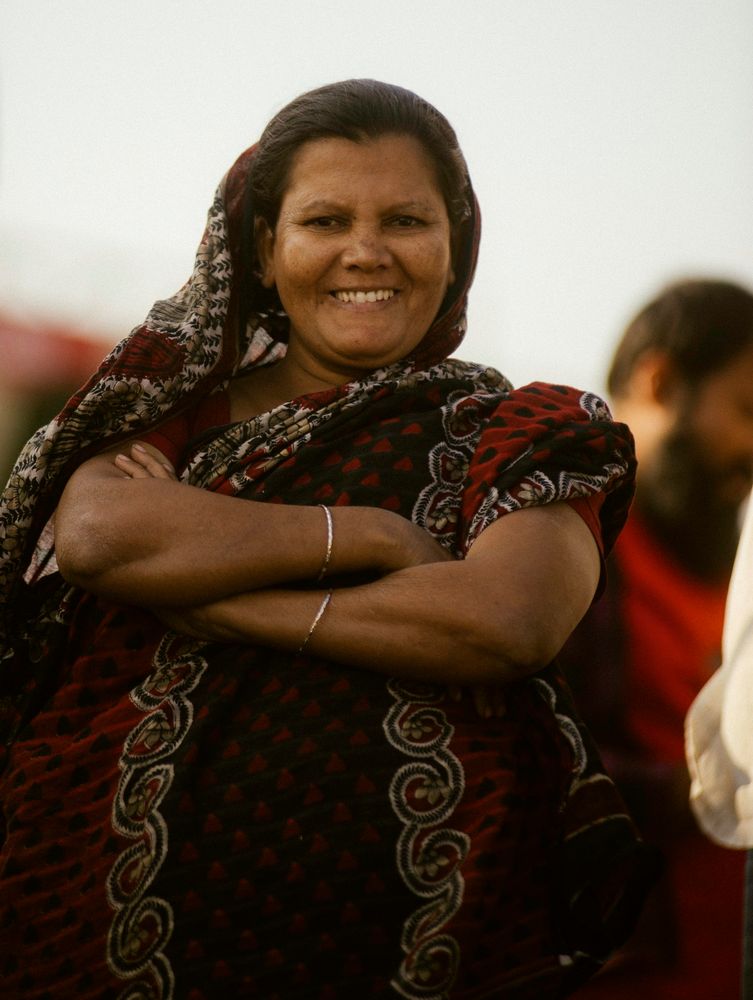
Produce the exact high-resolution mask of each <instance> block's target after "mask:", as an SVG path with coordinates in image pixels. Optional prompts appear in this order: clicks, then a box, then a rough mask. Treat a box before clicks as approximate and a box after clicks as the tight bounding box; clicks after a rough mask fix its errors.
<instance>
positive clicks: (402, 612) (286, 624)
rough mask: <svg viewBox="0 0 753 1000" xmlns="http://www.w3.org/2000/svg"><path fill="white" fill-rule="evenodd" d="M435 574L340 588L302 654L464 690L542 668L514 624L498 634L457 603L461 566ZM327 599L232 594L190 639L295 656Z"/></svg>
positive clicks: (201, 614)
mask: <svg viewBox="0 0 753 1000" xmlns="http://www.w3.org/2000/svg"><path fill="white" fill-rule="evenodd" d="M437 568H439V569H441V570H442V572H441V573H439V574H435V573H431V572H424V571H427V570H428V571H430V570H431V567H418V568H416V570H413V571H409V570H406V571H401V572H400V573H396V574H392V575H390V576H389V577H385V578H383V579H381V580H377V581H374V582H373V583H369V584H364V585H362V586H358V587H349V588H348V587H343V588H338V589H337V590H335V591H334V593H333V597H332V600H331V601H330V602H329V604H328V605H327V608H326V610H325V612H324V614H323V615H322V618H321V620H320V622H319V624H318V625H317V627H316V629H315V630H314V632H313V634H312V635H311V637H310V639H309V641H308V642H307V644H306V648H307V651H308V652H310V653H312V654H314V655H317V656H321V657H323V658H325V659H328V660H333V661H334V662H339V663H343V664H345V665H347V666H353V667H362V668H364V669H368V670H375V671H378V672H383V673H388V674H394V675H397V676H403V677H410V678H413V679H416V680H426V681H429V680H431V681H440V682H457V683H463V684H473V683H488V682H490V681H491V682H495V683H498V682H500V681H506V680H511V679H514V678H515V677H520V676H524V675H525V674H526V673H529V672H531V671H532V670H535V669H537V668H538V667H539V666H543V665H544V663H545V662H546V656H541V657H539V658H537V657H536V656H533V655H532V651H531V648H530V645H527V644H526V643H525V642H523V641H522V637H521V628H520V625H521V622H520V619H519V618H518V619H516V618H515V616H514V615H513V614H512V613H511V614H510V615H509V616H507V624H508V625H509V629H508V630H507V632H506V633H505V621H504V620H502V619H499V618H498V619H497V621H496V622H495V623H494V626H493V627H491V626H489V625H488V624H487V623H485V622H484V621H483V620H482V615H481V614H480V613H479V612H480V609H479V608H478V606H475V607H474V606H473V601H472V600H470V599H469V600H463V599H460V598H459V595H458V593H456V592H455V591H454V585H455V583H457V584H458V585H459V586H462V585H463V582H464V581H463V577H464V575H465V574H464V573H463V568H464V567H463V564H462V563H456V564H453V565H452V566H451V567H449V566H447V565H445V564H441V565H440V566H438V567H437ZM447 570H451V572H448V573H446V572H445V571H447ZM432 576H435V577H437V578H438V579H436V580H434V581H432V580H431V577H432ZM326 594H327V591H326V590H314V591H301V590H288V589H284V590H264V591H258V592H256V593H253V594H245V595H238V596H236V597H233V598H230V599H228V600H226V601H222V602H219V603H217V604H216V605H214V606H211V607H208V608H205V609H201V610H199V611H198V612H197V617H196V619H195V626H196V631H195V633H194V634H196V635H204V636H206V637H209V638H212V639H214V640H216V641H221V642H243V643H247V642H252V643H255V644H259V645H264V646H271V647H273V648H278V649H285V650H288V651H290V652H295V651H296V650H298V649H299V648H300V646H301V645H302V643H303V642H304V640H305V639H306V637H307V635H308V632H309V629H310V627H311V624H312V622H313V621H314V618H315V616H316V614H317V612H318V611H319V609H320V608H321V605H322V601H323V600H324V598H325V597H326Z"/></svg>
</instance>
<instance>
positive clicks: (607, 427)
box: [0, 81, 648, 1000]
mask: <svg viewBox="0 0 753 1000" xmlns="http://www.w3.org/2000/svg"><path fill="white" fill-rule="evenodd" d="M478 234H479V217H478V212H477V209H476V205H475V200H474V198H473V194H472V190H471V187H470V182H469V181H468V177H467V172H466V169H465V164H464V162H463V159H462V155H461V153H460V150H459V149H458V146H457V140H456V138H455V135H454V133H453V131H452V129H451V127H450V126H449V124H448V123H447V122H446V121H445V119H444V118H442V116H441V115H439V113H438V112H436V110H435V109H433V108H432V107H431V106H430V105H428V104H426V102H424V101H422V100H421V99H420V98H418V97H416V95H414V94H411V93H410V92H408V91H404V90H402V89H400V88H397V87H393V86H388V85H386V84H381V83H376V82H373V81H348V82H345V83H340V84H335V85H332V86H329V87H324V88H321V89H319V90H317V91H313V92H311V93H309V94H304V95H303V96H302V97H300V98H298V99H297V100H296V101H293V102H292V103H291V104H290V105H288V106H287V107H286V108H284V109H283V110H282V111H281V112H280V113H279V114H278V115H277V116H275V118H274V119H273V120H272V122H271V123H270V124H269V125H268V127H267V129H266V130H265V132H264V134H263V136H262V138H261V140H260V142H259V144H258V146H256V147H254V148H252V149H251V150H249V151H247V152H246V153H244V154H243V155H242V156H241V157H240V159H239V160H238V161H237V162H236V164H235V165H234V166H233V167H232V168H231V170H230V171H229V173H228V175H227V176H226V178H225V180H224V182H223V184H222V185H221V186H220V189H219V192H218V194H217V197H216V199H215V202H214V204H213V206H212V209H211V210H210V213H209V219H208V223H207V228H206V234H205V236H204V239H203V241H202V244H201V246H200V248H199V252H198V255H197V260H196V266H195V270H194V273H193V275H192V277H191V279H190V281H189V282H188V283H187V285H186V286H185V287H184V288H183V289H182V290H181V291H180V292H179V293H178V294H177V295H176V296H175V297H174V298H173V299H170V300H168V301H167V302H159V303H157V304H156V305H155V307H154V308H153V310H152V311H151V313H150V314H149V316H148V318H147V320H146V323H145V325H144V326H143V327H141V328H139V329H137V330H136V331H134V333H133V334H132V336H131V337H130V338H128V339H127V340H126V341H124V342H123V344H121V345H120V346H119V347H118V348H116V349H115V351H114V352H113V353H112V355H111V356H110V357H109V358H108V359H107V360H106V361H105V362H104V363H103V365H102V367H101V368H100V370H99V372H97V374H96V375H95V376H94V377H93V379H92V380H91V381H90V383H89V384H88V385H87V386H86V387H85V388H84V389H83V390H82V391H81V392H80V393H79V394H78V395H77V396H76V397H74V399H73V400H72V401H71V402H70V404H69V405H68V407H67V408H66V410H65V411H64V412H63V413H62V414H61V415H60V416H59V417H58V418H57V419H56V420H55V421H53V422H52V424H50V426H49V427H48V428H47V429H45V430H43V431H41V432H39V433H38V434H37V435H36V436H35V438H34V439H33V440H32V441H31V442H30V444H29V445H28V446H27V449H26V450H25V452H24V453H23V454H22V456H21V458H20V459H19V463H18V465H17V468H16V470H15V472H14V475H13V477H12V479H11V481H10V484H9V486H8V489H7V492H6V495H5V511H4V516H5V519H6V523H7V525H8V527H7V529H6V543H5V544H6V550H7V551H6V560H5V568H4V573H5V581H6V582H5V586H6V608H7V609H8V612H9V613H10V614H9V616H8V620H9V621H10V622H12V623H13V631H12V634H11V637H10V642H9V647H10V649H11V653H10V659H9V661H8V662H7V663H6V664H5V671H4V679H5V684H6V688H7V690H8V697H7V699H6V702H5V704H6V715H7V718H8V725H9V732H10V738H9V750H8V755H7V762H6V767H5V771H4V773H3V777H2V779H1V780H2V786H1V788H0V792H1V794H2V798H3V801H4V813H5V819H6V824H7V835H6V840H5V847H4V853H3V869H2V871H3V879H2V881H3V885H2V894H1V895H2V899H3V900H4V903H3V907H4V909H3V920H2V926H3V931H2V935H3V936H2V938H1V939H0V943H2V951H1V953H2V954H3V955H4V956H5V958H4V960H3V961H4V967H3V968H2V969H1V970H0V971H2V973H3V975H4V977H5V979H4V982H5V983H9V984H11V985H10V987H9V988H10V989H11V990H16V992H17V994H18V995H23V996H25V997H40V998H41V997H43V996H52V995H54V996H55V998H58V997H67V996H71V997H72V996H75V997H77V998H86V997H98V998H99V997H102V996H113V997H114V996H118V997H124V998H125V997H129V998H135V997H188V998H191V1000H199V998H201V997H210V996H215V995H216V994H217V992H218V991H219V990H221V989H222V990H224V991H227V992H229V993H230V994H231V995H234V996H254V997H264V998H266V1000H269V998H271V997H273V996H275V997H286V998H287V997H302V998H303V997H305V998H309V997H352V996H353V995H355V994H356V992H357V991H359V992H363V993H364V995H368V996H395V995H399V996H403V997H437V998H439V997H450V996H452V997H464V998H472V997H481V996H491V995H499V996H505V997H508V996H509V997H537V998H541V997H547V996H558V995H561V994H562V993H563V992H566V991H567V990H569V989H571V988H573V987H574V986H575V985H576V984H577V983H578V982H579V981H580V980H581V979H582V978H583V977H584V976H585V975H587V974H589V972H590V971H591V970H592V969H593V968H594V967H595V966H596V965H597V964H598V963H599V962H600V961H602V960H603V958H604V957H605V955H606V954H607V953H608V951H609V950H610V948H611V947H612V946H613V945H614V944H615V943H616V941H618V940H619V939H620V937H621V936H624V933H625V927H626V926H627V924H628V923H629V921H630V919H631V914H632V910H633V909H634V904H635V901H636V899H637V898H638V896H639V895H640V892H641V886H642V883H643V881H644V879H645V874H646V870H647V868H648V864H647V862H646V861H645V860H644V855H643V850H642V847H641V845H640V843H639V842H638V840H637V838H636V835H635V832H634V830H633V827H632V825H631V823H630V820H629V819H628V817H627V816H626V815H625V813H624V810H623V808H622V806H621V804H620V802H619V799H618V798H617V796H616V794H615V792H614V789H613V786H612V785H611V782H610V781H609V779H608V778H607V777H606V776H605V775H604V774H603V773H602V772H601V770H600V766H599V763H598V760H597V758H596V757H595V755H594V753H593V751H592V749H591V748H590V747H589V746H588V745H587V742H586V740H585V736H584V734H583V733H582V732H581V731H580V729H579V727H578V724H577V722H576V721H575V719H574V717H573V712H572V708H571V707H570V704H569V701H568V696H567V692H566V691H565V689H564V688H563V685H562V684H561V683H560V680H559V676H558V674H557V671H556V668H554V667H553V666H548V664H549V663H550V661H551V660H552V659H553V657H554V656H555V654H556V653H557V650H558V649H559V647H560V646H561V645H562V643H563V642H564V639H565V638H566V636H567V635H568V633H569V631H570V630H571V629H572V628H573V626H574V625H575V623H576V622H577V621H578V619H579V618H580V617H581V616H582V614H583V613H584V611H585V610H586V608H587V606H588V604H589V602H590V601H591V599H592V597H593V594H594V591H595V589H596V587H597V582H598V579H599V573H600V553H599V549H600V548H602V549H603V548H604V547H608V546H609V545H610V544H611V542H612V540H613V538H614V535H615V533H616V532H617V531H618V529H619V527H620V525H621V523H622V520H623V519H624V515H625V508H626V505H627V503H628V501H629V498H630V495H631V490H632V476H633V464H634V463H633V454H632V449H631V442H630V436H629V433H628V431H627V430H626V428H624V427H623V426H620V425H615V424H613V423H612V422H611V421H610V418H609V415H608V412H607V410H606V407H605V406H604V404H603V403H601V401H600V400H598V399H596V398H595V397H593V396H591V395H589V394H583V393H579V392H576V391H575V390H571V389H567V388H564V387H561V386H547V385H539V384H536V385H532V386H529V387H526V388H525V389H521V390H515V391H514V390H512V388H511V386H510V385H509V383H508V382H507V381H506V380H505V379H504V378H503V377H502V376H501V375H499V374H498V373H497V372H495V371H491V370H488V369H484V368H482V367H480V366H477V365H472V364H468V363H464V362H460V361H452V360H447V358H448V355H449V354H450V353H451V352H452V351H453V350H454V349H455V348H456V347H457V346H458V344H459V343H460V340H461V339H462V335H463V331H464V327H465V320H464V316H465V301H466V294H467V291H468V288H469V286H470V282H471V279H472V276H473V270H474V266H475V260H476V250H477V246H478ZM56 508H57V510H56V513H55V517H54V521H52V520H50V518H51V515H52V513H53V511H55V509H56ZM503 515H504V516H503ZM467 686H472V687H473V688H474V690H475V694H476V706H477V709H478V710H474V706H473V703H472V700H471V698H469V697H468V696H467V695H466V696H465V697H460V698H458V697H457V696H456V695H457V692H458V690H459V689H461V688H463V687H467ZM451 690H452V692H453V693H454V695H455V697H450V696H449V692H450V691H451Z"/></svg>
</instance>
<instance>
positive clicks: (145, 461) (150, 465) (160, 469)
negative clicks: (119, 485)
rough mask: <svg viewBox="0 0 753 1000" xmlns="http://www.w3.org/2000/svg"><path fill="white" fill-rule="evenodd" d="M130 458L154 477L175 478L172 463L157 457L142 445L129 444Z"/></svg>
mask: <svg viewBox="0 0 753 1000" xmlns="http://www.w3.org/2000/svg"><path fill="white" fill-rule="evenodd" d="M131 458H132V459H133V460H134V462H136V463H137V464H138V465H140V466H141V467H142V468H144V469H146V470H147V471H148V473H149V475H150V476H152V477H153V478H154V479H177V476H176V475H175V469H174V468H173V467H172V465H170V463H169V462H168V461H167V460H166V459H164V458H157V457H156V456H155V455H153V454H152V453H151V452H149V451H147V449H146V448H145V447H144V446H143V445H140V444H134V445H131Z"/></svg>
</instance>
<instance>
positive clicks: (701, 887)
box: [562, 281, 753, 1000]
mask: <svg viewBox="0 0 753 1000" xmlns="http://www.w3.org/2000/svg"><path fill="white" fill-rule="evenodd" d="M607 385H608V392H609V395H610V397H611V402H612V407H613V410H614V414H615V417H616V419H618V420H622V421H625V422H626V423H627V424H629V426H630V427H631V429H632V431H633V433H634V435H635V439H636V453H637V456H638V466H639V468H638V479H637V492H636V498H635V503H634V505H633V508H632V511H631V514H630V517H629V520H628V523H627V526H626V528H625V530H624V531H623V533H622V535H621V537H620V539H619V541H618V544H617V545H616V547H615V551H614V555H613V558H612V559H611V560H610V562H609V579H608V583H607V589H606V592H605V594H604V595H603V597H602V599H601V600H600V601H599V602H598V603H597V604H596V605H595V606H594V607H593V608H592V609H591V611H590V612H589V614H588V615H587V616H586V618H585V619H584V621H583V622H582V623H581V625H580V626H579V628H578V629H577V630H576V632H575V634H574V636H573V637H572V639H571V640H570V642H569V643H568V645H567V646H566V647H565V649H564V650H563V653H562V659H563V664H564V667H565V670H566V673H567V674H568V675H569V677H570V680H571V682H572V684H573V687H574V689H575V694H576V699H577V701H578V704H579V706H580V709H581V711H582V713H583V715H584V717H585V719H586V722H587V723H588V724H589V726H590V728H591V730H592V732H593V734H594V736H595V737H596V739H597V741H598V742H599V744H600V746H601V748H602V751H603V753H604V756H605V759H606V762H607V766H608V768H609V769H610V770H611V772H612V774H613V776H614V777H615V778H616V779H617V782H618V785H619V786H620V787H621V789H622V791H623V794H624V796H625V798H626V799H627V801H628V804H629V805H630V806H631V808H632V811H633V814H634V816H635V817H636V819H637V821H638V824H639V826H640V827H641V828H642V830H643V833H644V834H645V835H646V837H647V838H648V839H649V840H652V841H653V842H655V843H657V844H658V845H659V846H660V847H661V848H662V849H663V851H664V853H665V856H666V872H665V875H664V877H663V880H662V882H661V883H660V886H659V888H658V889H657V890H656V891H655V893H654V896H653V899H652V901H651V903H650V905H649V907H648V908H647V911H646V914H645V919H644V920H643V923H642V924H641V926H640V927H639V930H638V932H637V934H636V936H635V938H634V939H633V941H632V942H631V944H630V945H629V946H628V948H627V949H626V950H625V951H624V952H623V953H622V954H621V955H620V956H618V958H617V959H616V960H614V961H613V962H612V963H611V964H610V965H609V966H608V967H607V969H606V970H605V971H604V973H603V974H602V975H601V976H599V977H597V978H596V979H595V980H594V981H593V983H592V984H590V985H589V986H588V987H587V988H586V989H585V990H584V991H583V995H584V996H590V997H604V998H609V1000H619V998H622V997H628V996H629V997H633V996H638V995H639V993H638V992H637V991H638V990H640V991H641V992H640V995H641V996H642V997H644V998H646V1000H650V998H659V997H660V998H662V1000H671V998H674V997H678V998H680V997H682V998H683V1000H692V998H698V1000H709V998H714V1000H727V998H730V1000H732V998H737V997H738V996H739V978H740V939H741V920H742V884H743V868H742V862H743V859H742V856H741V855H739V854H735V853H732V852H729V851H725V850H723V849H722V848H720V847H717V846H716V845H714V844H712V843H711V842H710V841H708V840H706V839H705V838H704V837H703V835H702V834H701V833H700V831H699V830H698V828H697V826H696V825H695V822H694V820H693V817H692V814H691V812H690V807H689V805H688V791H689V777H688V772H687V767H686V763H685V755H684V744H683V723H684V717H685V714H686V712H687V710H688V708H689V706H690V704H691V702H692V700H693V698H694V696H695V695H696V694H697V693H698V691H699V690H700V689H701V687H702V686H703V684H704V683H705V682H706V681H707V680H708V679H709V678H710V677H711V675H712V673H713V672H714V671H715V669H716V668H717V667H718V665H719V662H720V647H721V634H722V623H723V616H724V606H725V599H726V593H727V587H728V585H729V577H730V572H731V569H732V564H733V561H734V556H735V550H736V547H737V541H738V537H739V524H740V513H741V505H742V504H743V502H744V500H745V499H746V497H747V495H748V492H749V490H750V486H751V482H752V481H753V296H751V294H750V293H749V292H748V291H747V290H745V289H744V288H741V287H739V286H738V285H735V284H731V283H729V282H723V281H685V282H680V283H676V284H674V285H671V286H669V287H668V288H666V289H665V290H664V291H663V292H662V293H661V294H660V295H658V296H657V298H655V299H654V300H653V301H652V302H650V303H649V304H648V305H647V306H646V307H645V308H644V309H642V310H641V311H640V313H639V314H638V315H637V316H636V317H635V319H634V320H633V321H632V322H631V323H630V324H629V326H628V328H627V330H626V331H625V333H624V335H623V337H622V339H621V340H620V342H619V344H618V346H617V349H616V352H615V355H614V358H613V361H612V365H611V369H610V371H609V376H608V383H607Z"/></svg>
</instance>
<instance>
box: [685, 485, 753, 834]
mask: <svg viewBox="0 0 753 1000" xmlns="http://www.w3.org/2000/svg"><path fill="white" fill-rule="evenodd" d="M751 499H752V500H753V495H752V497H751ZM685 752H686V755H687V759H688V768H689V770H690V777H691V786H690V804H691V806H692V808H693V812H694V813H695V815H696V819H697V820H698V822H699V824H700V826H701V829H702V830H703V831H704V833H706V834H707V836H709V837H710V838H711V839H712V840H715V841H716V842H717V843H719V844H722V845H723V846H725V847H741V848H750V847H753V502H751V501H749V502H748V509H747V512H746V516H745V522H744V525H743V531H742V535H741V536H740V544H739V546H738V549H737V556H736V558H735V567H734V570H733V572H732V580H731V583H730V589H729V593H728V595H727V605H726V609H725V617H724V634H723V638H722V666H721V667H720V668H719V670H717V671H716V673H715V674H714V676H713V677H712V678H711V680H709V681H708V683H707V684H706V685H705V686H704V687H703V688H702V690H701V691H700V693H699V694H698V696H697V697H696V699H695V701H694V702H693V704H692V705H691V706H690V711H689V712H688V715H687V718H686V720H685Z"/></svg>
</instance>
